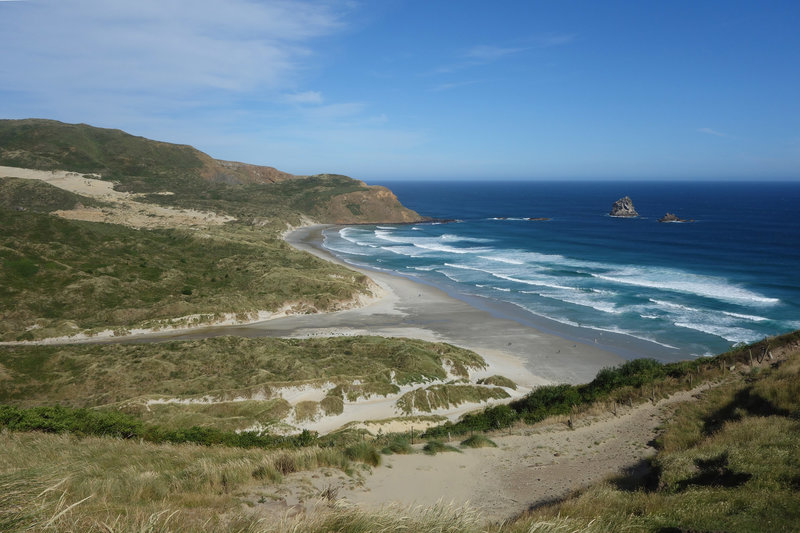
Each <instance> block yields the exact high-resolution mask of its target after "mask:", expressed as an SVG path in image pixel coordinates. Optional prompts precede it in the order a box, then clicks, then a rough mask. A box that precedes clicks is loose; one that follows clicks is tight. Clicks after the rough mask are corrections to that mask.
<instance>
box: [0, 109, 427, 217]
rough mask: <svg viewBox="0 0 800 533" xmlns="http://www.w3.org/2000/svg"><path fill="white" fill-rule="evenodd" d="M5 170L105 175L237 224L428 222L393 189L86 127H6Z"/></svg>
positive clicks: (30, 123) (1, 152)
mask: <svg viewBox="0 0 800 533" xmlns="http://www.w3.org/2000/svg"><path fill="white" fill-rule="evenodd" d="M0 166H12V167H19V168H31V169H37V170H68V171H73V172H79V173H82V174H99V175H100V176H101V177H102V178H103V179H109V180H113V181H115V182H117V183H118V184H117V185H116V187H115V188H117V189H118V190H122V191H129V192H137V193H157V192H167V191H168V192H174V193H175V194H176V197H174V198H166V197H163V196H162V197H161V198H156V197H153V198H151V199H150V201H153V202H157V203H164V204H171V205H177V206H180V207H203V208H205V209H212V210H217V211H223V212H227V213H229V214H231V215H233V216H238V217H241V216H274V215H275V214H276V213H277V214H279V215H285V216H289V217H290V218H292V217H291V214H292V213H283V212H282V211H285V210H286V207H288V208H289V210H290V211H293V212H294V214H297V213H299V214H302V215H306V216H310V217H312V218H314V219H315V220H317V221H319V222H327V223H341V224H354V223H370V222H376V223H377V222H399V223H407V222H415V221H419V220H422V217H421V216H420V215H419V214H417V213H415V212H414V211H411V210H410V209H407V208H405V207H404V206H403V205H402V204H400V202H399V201H398V200H397V198H396V197H395V196H394V194H393V193H391V191H389V190H388V189H386V188H384V187H378V186H367V185H366V184H365V183H363V182H360V181H357V180H353V179H351V178H348V177H346V176H339V175H332V174H320V175H316V176H296V175H293V174H290V173H287V172H283V171H280V170H278V169H275V168H273V167H268V166H258V165H250V164H246V163H241V162H235V161H222V160H217V159H214V158H212V157H211V156H209V155H208V154H205V153H203V152H201V151H199V150H197V149H196V148H194V147H192V146H189V145H181V144H171V143H166V142H160V141H154V140H150V139H146V138H144V137H138V136H134V135H130V134H128V133H126V132H124V131H122V130H118V129H106V128H97V127H94V126H89V125H87V124H65V123H63V122H58V121H55V120H47V119H23V120H0ZM290 182H291V183H293V184H294V185H292V184H290ZM276 185H277V186H278V187H270V186H276Z"/></svg>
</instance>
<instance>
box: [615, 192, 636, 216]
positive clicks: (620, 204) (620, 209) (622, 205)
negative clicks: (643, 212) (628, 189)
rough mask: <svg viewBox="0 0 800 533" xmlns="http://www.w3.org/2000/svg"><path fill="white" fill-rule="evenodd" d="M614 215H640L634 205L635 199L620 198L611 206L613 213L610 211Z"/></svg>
mask: <svg viewBox="0 0 800 533" xmlns="http://www.w3.org/2000/svg"><path fill="white" fill-rule="evenodd" d="M609 214H610V215H611V216H612V217H628V218H630V217H638V216H639V213H637V212H636V209H635V208H634V207H633V201H632V200H631V199H630V198H629V197H628V196H626V197H624V198H620V199H619V200H617V201H616V202H614V205H613V206H611V213H609Z"/></svg>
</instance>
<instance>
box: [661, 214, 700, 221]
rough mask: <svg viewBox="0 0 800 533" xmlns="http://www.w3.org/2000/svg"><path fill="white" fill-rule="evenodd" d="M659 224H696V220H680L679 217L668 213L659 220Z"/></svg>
mask: <svg viewBox="0 0 800 533" xmlns="http://www.w3.org/2000/svg"><path fill="white" fill-rule="evenodd" d="M658 221H659V222H694V220H691V219H688V218H680V217H679V216H678V215H675V214H672V213H667V214H666V215H664V216H663V217H661V218H659V219H658Z"/></svg>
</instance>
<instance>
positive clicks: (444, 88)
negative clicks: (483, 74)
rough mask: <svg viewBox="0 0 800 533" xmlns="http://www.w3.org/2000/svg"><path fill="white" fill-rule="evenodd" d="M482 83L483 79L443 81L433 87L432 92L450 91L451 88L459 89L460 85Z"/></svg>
mask: <svg viewBox="0 0 800 533" xmlns="http://www.w3.org/2000/svg"><path fill="white" fill-rule="evenodd" d="M476 83H481V80H469V81H457V82H453V83H441V84H439V85H436V86H435V87H432V88H431V92H441V91H449V90H451V89H458V88H459V87H466V86H468V85H475V84H476Z"/></svg>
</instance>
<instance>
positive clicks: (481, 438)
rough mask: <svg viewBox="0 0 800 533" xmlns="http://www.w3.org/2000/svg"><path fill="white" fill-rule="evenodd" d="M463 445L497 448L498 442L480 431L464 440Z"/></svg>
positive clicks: (466, 446)
mask: <svg viewBox="0 0 800 533" xmlns="http://www.w3.org/2000/svg"><path fill="white" fill-rule="evenodd" d="M461 446H462V447H464V448H497V444H496V443H495V442H494V441H493V440H491V439H490V438H489V437H487V436H485V435H482V434H480V433H478V434H476V435H472V436H471V437H469V438H467V439H465V440H462V441H461Z"/></svg>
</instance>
